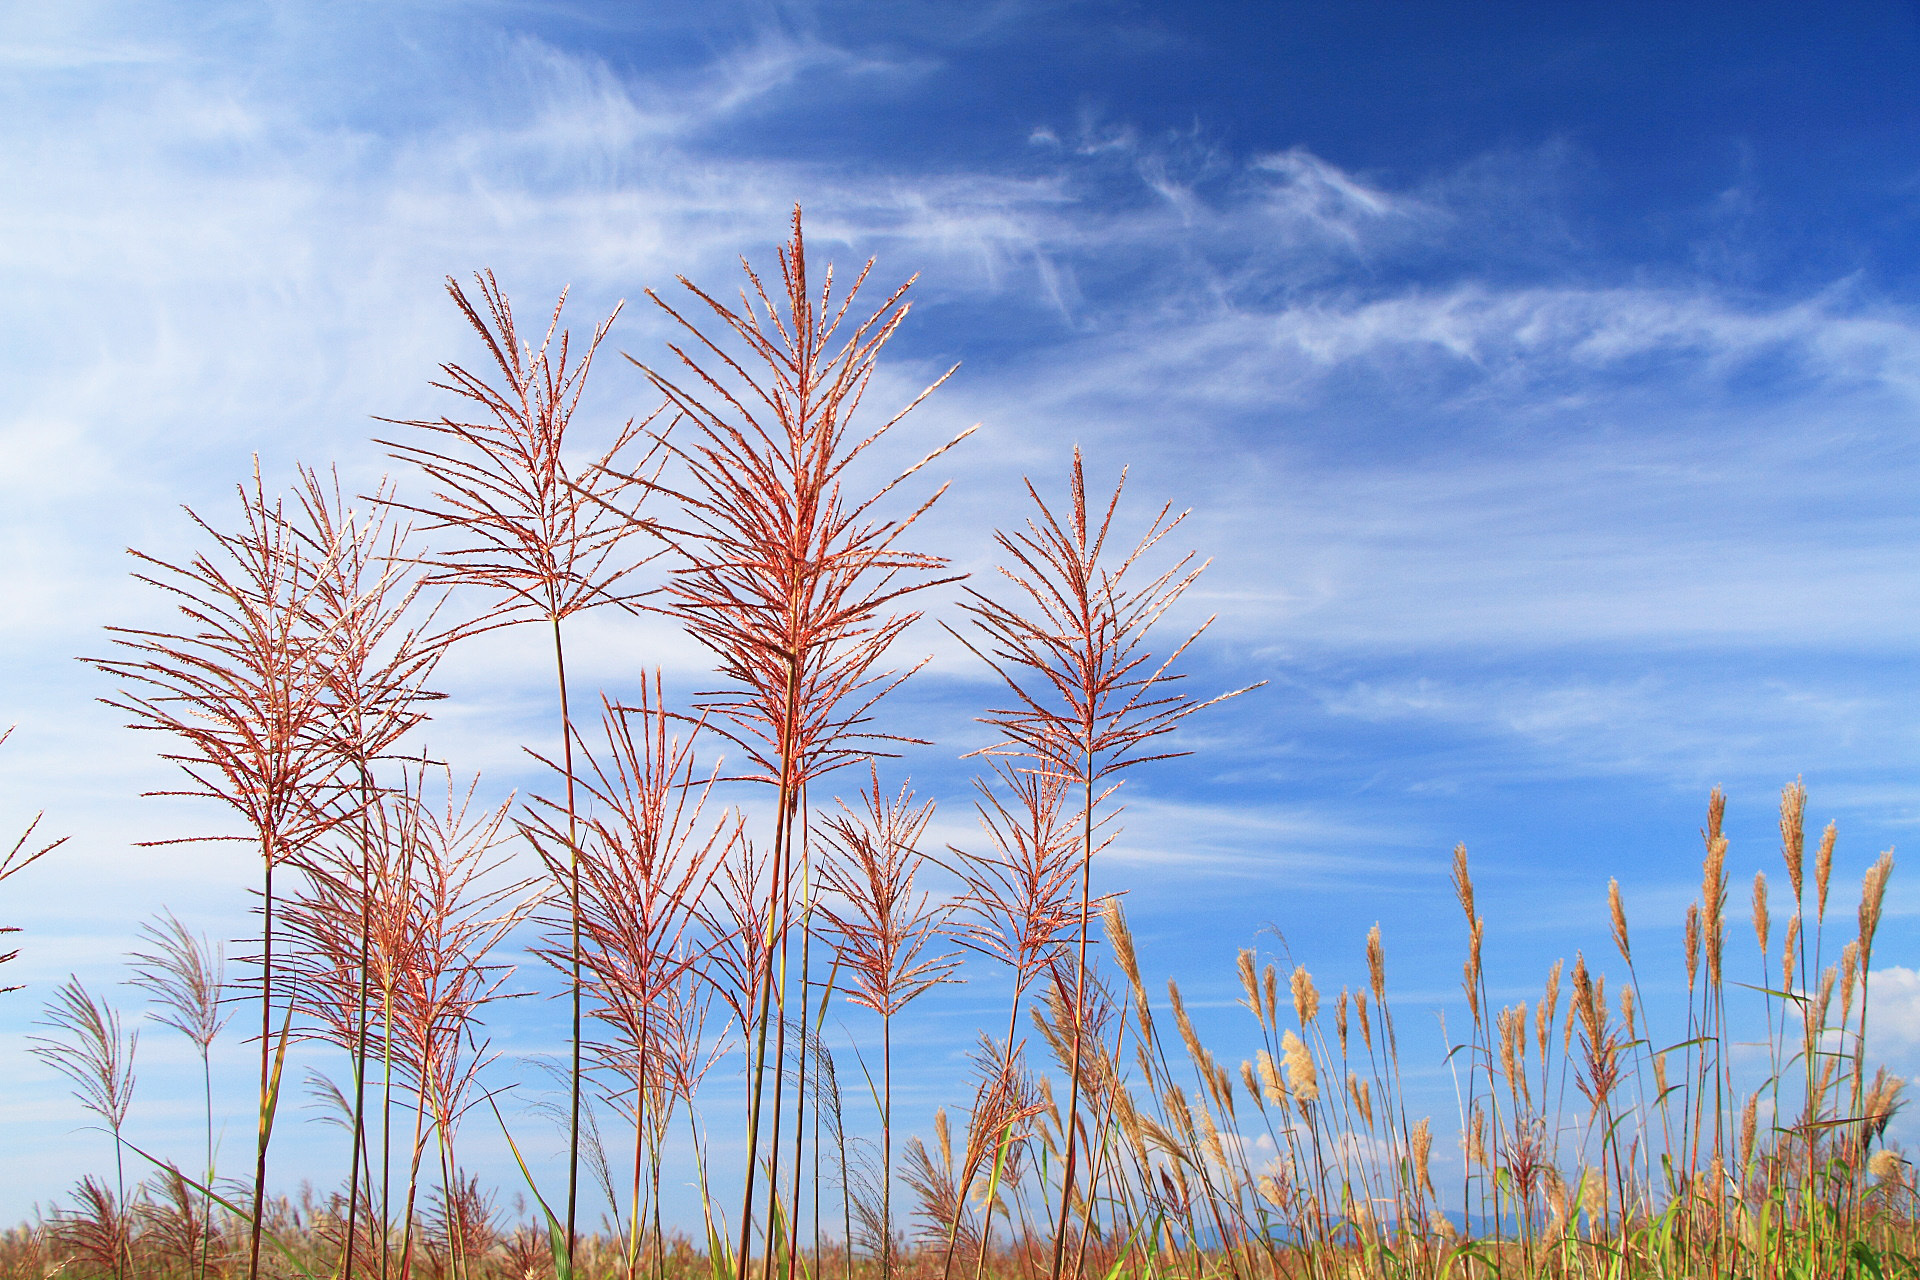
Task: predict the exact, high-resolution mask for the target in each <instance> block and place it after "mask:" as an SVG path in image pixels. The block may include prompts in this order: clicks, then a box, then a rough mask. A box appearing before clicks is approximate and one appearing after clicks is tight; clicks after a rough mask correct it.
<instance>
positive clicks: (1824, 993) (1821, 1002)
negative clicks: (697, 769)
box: [1813, 964, 1840, 1064]
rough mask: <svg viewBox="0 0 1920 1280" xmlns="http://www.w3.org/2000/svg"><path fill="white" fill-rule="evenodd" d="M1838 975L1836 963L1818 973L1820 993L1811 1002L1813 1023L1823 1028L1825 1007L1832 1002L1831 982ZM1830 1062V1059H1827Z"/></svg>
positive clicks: (1825, 1014) (1825, 1019)
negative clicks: (1823, 971)
mask: <svg viewBox="0 0 1920 1280" xmlns="http://www.w3.org/2000/svg"><path fill="white" fill-rule="evenodd" d="M1839 976H1840V969H1839V966H1838V965H1831V964H1830V965H1828V966H1827V971H1826V972H1825V973H1823V974H1821V975H1820V994H1819V995H1818V996H1817V997H1815V998H1814V1002H1813V1025H1814V1026H1815V1027H1816V1028H1823V1027H1825V1026H1826V1025H1827V1007H1828V1006H1829V1005H1831V1004H1832V1003H1833V984H1834V981H1835V980H1836V979H1837V978H1838V977H1839ZM1828 1062H1829V1064H1831V1062H1832V1060H1831V1059H1829V1060H1828Z"/></svg>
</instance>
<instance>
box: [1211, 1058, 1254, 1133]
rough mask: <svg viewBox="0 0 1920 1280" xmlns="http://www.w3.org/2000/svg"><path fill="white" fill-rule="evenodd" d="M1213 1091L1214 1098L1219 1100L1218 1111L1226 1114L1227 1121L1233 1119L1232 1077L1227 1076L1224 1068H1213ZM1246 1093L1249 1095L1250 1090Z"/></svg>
mask: <svg viewBox="0 0 1920 1280" xmlns="http://www.w3.org/2000/svg"><path fill="white" fill-rule="evenodd" d="M1213 1089H1214V1096H1215V1097H1217V1098H1219V1100H1220V1109H1221V1110H1222V1111H1224V1112H1226V1113H1227V1119H1228V1120H1232V1119H1234V1109H1233V1077H1231V1076H1229V1075H1228V1074H1227V1069H1226V1068H1225V1067H1222V1066H1217V1065H1216V1066H1215V1067H1214V1069H1213ZM1248 1092H1249V1093H1251V1092H1252V1090H1251V1089H1249V1090H1248Z"/></svg>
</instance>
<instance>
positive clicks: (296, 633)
mask: <svg viewBox="0 0 1920 1280" xmlns="http://www.w3.org/2000/svg"><path fill="white" fill-rule="evenodd" d="M240 506H241V522H240V526H239V530H238V531H237V532H232V533H227V532H222V531H220V530H218V529H216V528H214V527H213V526H212V525H211V524H209V523H207V522H206V521H204V520H202V519H201V518H200V517H199V516H198V515H196V514H194V512H192V511H191V510H189V511H188V512H187V515H188V518H189V519H190V520H192V521H193V523H194V524H195V525H197V526H198V527H199V529H200V530H201V532H202V533H203V534H205V535H206V536H207V537H208V538H209V539H210V540H211V542H212V544H213V545H212V547H211V548H210V549H208V550H204V551H201V552H198V553H196V554H194V555H193V556H191V557H190V558H189V559H188V560H186V561H185V562H184V563H182V564H173V563H169V562H167V561H163V560H159V559H156V558H155V557H152V556H147V555H144V554H142V553H140V552H137V551H136V552H133V553H132V554H133V555H134V556H135V558H136V559H137V560H139V561H140V563H141V564H142V566H143V568H142V570H141V571H139V572H138V573H137V574H136V576H137V577H138V578H139V579H140V580H141V581H144V582H147V583H149V584H151V585H152V586H154V587H156V588H158V589H159V590H161V591H163V592H165V593H166V594H167V595H168V596H169V597H170V598H171V599H172V600H173V601H174V603H175V605H176V607H177V608H178V610H179V612H180V615H181V618H182V620H183V621H182V627H181V629H180V630H179V631H162V630H150V629H136V628H123V627H111V628H108V630H109V632H110V633H111V634H112V635H113V637H114V640H115V641H116V643H118V644H119V645H120V646H121V647H122V648H123V650H125V651H126V653H127V656H126V657H123V658H117V659H102V660H97V661H96V662H95V665H96V666H97V667H99V669H100V670H102V671H104V672H106V673H107V674H109V675H112V676H114V677H115V678H117V679H119V680H120V681H122V683H123V688H122V692H121V693H120V694H118V695H117V696H116V697H113V698H108V699H104V701H105V702H106V703H107V704H108V705H109V706H112V707H114V708H116V709H118V710H121V711H124V712H126V713H127V714H129V715H131V716H132V717H133V727H135V728H139V729H147V730H156V731H159V732H162V733H165V734H167V735H168V736H169V737H171V738H173V739H174V740H175V743H176V745H175V746H174V747H173V748H172V749H171V750H167V751H163V752H162V758H164V759H167V760H170V761H172V762H174V763H175V764H177V765H178V766H179V767H180V769H181V771H182V772H183V773H185V775H186V777H187V785H186V786H185V787H183V788H181V789H179V790H175V791H162V792H156V793H154V794H159V795H181V796H191V797H197V798H202V799H208V800H213V801H215V802H217V803H218V804H220V805H222V806H224V807H226V808H227V809H229V810H231V811H233V812H234V813H235V814H236V815H237V816H238V817H239V818H240V819H241V820H242V821H243V822H244V823H245V825H246V827H247V829H248V834H247V835H245V836H225V835H222V836H194V837H186V838H184V839H176V840H168V841H157V842H153V843H157V844H183V843H189V844H190V843H196V842H201V841H209V840H245V841H249V842H251V843H253V844H254V846H255V847H256V848H257V849H258V850H259V852H260V860H261V865H262V879H261V931H260V940H261V947H260V955H259V957H258V961H259V974H260V976H259V984H260V1107H259V1112H260V1120H261V1123H260V1127H259V1137H258V1141H257V1143H256V1148H255V1159H254V1178H253V1214H252V1216H253V1230H252V1239H251V1241H250V1244H249V1261H248V1275H249V1277H250V1278H252V1280H257V1278H258V1275H259V1265H260V1257H259V1255H260V1230H261V1221H260V1219H261V1213H262V1210H263V1206H264V1204H265V1195H266V1176H267V1143H268V1139H269V1138H270V1136H271V1128H270V1125H269V1122H268V1121H269V1117H270V1115H271V1114H272V1099H271V1097H270V1091H271V1088H272V1086H273V1079H272V1076H271V1067H272V1060H273V1040H274V1035H273V1000H274V980H273V979H274V951H273V941H274V907H275V894H274V872H275V871H276V870H278V869H279V868H281V867H282V866H284V865H286V864H287V863H289V862H291V861H294V860H296V859H297V858H299V857H300V856H301V855H302V854H303V853H304V852H306V851H307V850H308V849H310V848H311V847H312V846H313V845H314V844H315V842H316V841H318V840H319V839H320V838H321V837H322V836H324V835H325V834H326V833H328V832H329V831H331V830H332V829H333V828H334V827H335V826H337V825H338V824H339V823H340V822H341V821H343V820H344V819H345V818H346V816H347V814H348V812H349V811H348V810H344V809H342V808H341V807H340V806H339V805H337V804H335V803H332V801H333V800H334V799H335V798H336V796H337V793H338V772H339V759H338V755H337V753H336V752H335V750H334V749H333V746H332V743H331V741H330V737H329V733H328V727H329V703H330V697H331V685H330V675H329V670H328V657H329V653H330V645H331V637H330V636H329V635H328V634H327V632H326V629H325V624H324V623H322V622H321V621H320V620H319V615H318V614H317V612H316V607H315V606H316V593H317V592H318V590H319V589H320V582H321V577H322V570H321V569H320V568H319V567H317V566H316V565H315V564H314V563H313V561H312V557H311V555H310V554H309V553H308V550H307V545H306V543H305V542H304V541H303V539H302V538H301V536H300V535H299V534H298V533H297V532H296V530H295V529H294V527H293V525H292V523H291V522H290V521H289V520H288V519H287V517H286V513H285V509H284V504H283V503H282V502H281V501H280V500H279V499H277V498H276V499H274V500H271V501H269V500H268V498H267V496H266V491H265V488H264V486H263V485H262V484H261V482H260V474H259V467H258V463H257V462H256V464H255V469H254V476H253V483H252V484H251V486H247V485H242V486H241V487H240Z"/></svg>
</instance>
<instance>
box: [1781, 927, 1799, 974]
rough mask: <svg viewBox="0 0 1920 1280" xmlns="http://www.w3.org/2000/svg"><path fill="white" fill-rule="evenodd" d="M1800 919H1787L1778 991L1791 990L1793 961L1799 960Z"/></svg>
mask: <svg viewBox="0 0 1920 1280" xmlns="http://www.w3.org/2000/svg"><path fill="white" fill-rule="evenodd" d="M1799 942H1800V917H1799V916H1789V917H1788V918H1787V938H1786V942H1785V944H1784V945H1783V946H1782V947H1781V948H1780V989H1781V990H1782V991H1791V990H1793V970H1794V961H1795V960H1796V959H1798V958H1799Z"/></svg>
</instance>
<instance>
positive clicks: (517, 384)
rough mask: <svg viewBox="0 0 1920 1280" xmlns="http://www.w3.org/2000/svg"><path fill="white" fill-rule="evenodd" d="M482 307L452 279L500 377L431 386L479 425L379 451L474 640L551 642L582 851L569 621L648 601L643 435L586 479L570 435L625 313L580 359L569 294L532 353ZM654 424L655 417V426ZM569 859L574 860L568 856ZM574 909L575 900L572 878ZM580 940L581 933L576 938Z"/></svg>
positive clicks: (498, 296)
mask: <svg viewBox="0 0 1920 1280" xmlns="http://www.w3.org/2000/svg"><path fill="white" fill-rule="evenodd" d="M474 283H475V285H476V287H477V291H478V293H479V301H478V303H477V304H476V302H475V301H474V300H472V299H470V298H469V297H468V296H467V293H466V292H465V290H463V289H462V288H461V287H460V285H459V284H458V283H457V282H456V281H454V280H453V279H452V278H451V277H449V278H448V280H447V292H448V294H449V295H451V296H452V298H453V301H454V305H455V306H457V307H458V308H459V309H460V313H461V315H463V316H464V317H466V320H467V322H468V323H469V324H470V325H472V327H473V330H474V332H475V333H476V334H478V335H479V337H480V341H481V344H482V345H483V346H484V347H485V348H486V353H487V358H488V361H489V363H490V364H491V365H492V368H491V369H490V370H487V371H485V372H480V373H476V372H472V371H469V370H468V369H466V368H464V367H463V366H461V365H457V364H443V365H442V366H441V371H442V373H443V375H444V378H445V380H444V381H440V382H435V383H434V384H433V385H434V386H435V387H437V388H439V389H441V390H443V391H448V392H451V393H452V394H454V395H455V396H457V397H459V398H460V399H461V400H462V401H464V402H465V407H466V408H467V409H469V410H470V411H472V412H473V413H474V416H473V418H472V419H471V420H463V419H455V418H452V417H441V418H438V419H423V420H414V421H408V422H402V423H396V425H401V426H410V427H413V428H414V429H416V430H417V431H418V432H420V433H422V434H421V436H420V437H419V438H418V439H416V440H414V441H393V440H383V441H381V442H380V443H382V444H384V445H385V446H386V447H387V449H388V450H389V452H390V453H391V454H392V456H393V457H394V458H396V459H398V460H400V461H402V462H406V463H410V464H412V465H413V466H416V467H418V468H419V469H420V470H421V471H422V472H424V473H425V475H426V477H427V479H428V481H429V482H430V484H431V485H432V487H433V496H432V498H431V499H430V500H429V501H426V502H422V503H418V504H412V503H402V502H399V501H398V500H396V499H393V498H388V499H387V501H389V502H391V503H392V504H393V505H395V506H397V507H400V508H401V509H403V510H407V511H411V512H413V513H415V514H417V515H419V516H421V517H423V518H424V519H425V521H426V524H425V525H424V527H423V529H422V532H423V533H425V534H428V535H430V536H431V535H444V540H443V541H442V542H441V544H440V545H439V546H438V547H436V549H435V550H434V552H433V553H432V555H431V557H429V559H428V564H429V570H428V574H427V581H428V582H430V583H444V584H447V585H450V586H451V585H457V586H467V587H471V588H475V589H478V590H480V591H483V592H486V593H488V594H490V595H491V596H492V597H493V601H492V609H491V611H490V612H489V613H488V614H487V615H486V616H485V618H484V620H483V622H482V623H481V624H480V625H479V626H477V627H475V628H474V629H475V630H478V629H484V628H485V627H488V626H507V625H510V624H514V623H519V622H538V623H544V624H545V625H546V626H547V627H548V628H549V629H550V630H551V632H552V634H553V662H554V678H555V684H556V686H557V689H558V694H559V711H560V751H561V759H562V769H563V772H564V773H565V775H566V778H567V805H566V812H567V836H568V839H569V841H574V840H577V838H578V834H579V832H578V824H577V811H576V807H575V797H574V786H573V743H574V730H573V718H572V713H571V708H570V706H569V702H568V692H567V658H566V644H565V638H564V633H563V625H562V624H563V623H565V621H566V620H567V619H569V618H571V617H573V616H574V615H575V614H577V613H580V612H582V611H584V610H587V609H591V608H596V607H598V606H601V605H606V604H614V605H619V606H622V607H631V606H632V605H633V603H634V601H635V600H636V599H637V598H638V595H639V594H640V593H639V592H638V591H636V590H634V589H632V587H631V585H630V584H631V583H632V581H633V577H632V575H633V574H634V573H635V572H636V571H637V570H638V569H639V568H640V567H641V565H642V564H644V563H645V560H646V559H647V557H644V556H635V555H633V554H631V553H630V551H629V548H628V546H627V544H628V541H629V539H631V538H632V537H633V535H635V534H636V533H639V532H641V531H643V530H644V529H645V528H646V525H645V523H644V522H643V521H642V520H641V519H640V517H639V515H638V506H639V503H640V500H641V499H642V498H644V496H645V494H646V488H645V486H644V485H636V484H635V483H634V481H633V480H632V479H629V478H627V477H625V476H623V475H621V474H619V473H618V472H616V471H615V470H614V469H613V466H614V464H615V462H616V461H617V462H619V463H620V465H621V466H623V467H626V468H627V469H629V470H635V469H637V470H639V471H641V472H643V473H644V471H645V470H646V467H647V466H648V465H649V464H648V463H647V461H646V460H645V457H643V458H642V459H641V460H640V461H639V464H638V467H637V468H636V467H635V464H634V463H633V462H632V461H629V460H628V459H627V458H626V457H625V456H624V455H625V454H626V453H627V452H628V449H629V446H631V445H633V444H635V443H636V442H638V441H641V440H643V439H645V438H646V428H647V425H648V424H647V423H646V422H643V423H635V422H633V421H631V420H629V421H628V422H627V423H626V424H625V425H624V426H623V427H622V428H621V429H620V430H619V431H618V432H617V433H616V434H615V436H614V439H613V441H612V443H611V445H610V446H609V447H608V448H607V449H606V450H605V451H604V452H603V453H601V454H600V455H599V457H598V459H597V460H596V461H594V462H592V463H591V464H589V465H588V466H586V467H585V468H580V469H577V470H576V469H574V468H572V467H570V466H569V463H568V461H567V454H568V448H569V443H570V442H569V440H568V438H567V436H568V431H569V429H570V428H571V426H572V424H573V418H574V414H575V412H576V411H577V410H578V408H579V405H580V397H581V396H582V394H583V393H584V392H585V390H586V383H587V375H588V373H589V372H590V370H591V369H592V367H593V357H594V354H595V352H596V351H598V350H599V347H600V343H601V342H602V341H603V340H604V339H605V338H606V335H607V331H608V329H609V328H610V327H611V326H612V324H613V321H614V318H615V317H616V316H618V315H619V308H617V307H616V308H615V309H614V313H613V315H610V316H608V317H607V319H606V320H604V321H602V322H601V323H600V324H599V325H597V326H595V328H594V331H593V336H592V338H591V339H590V340H589V341H588V342H587V343H586V349H585V351H584V353H582V354H581V355H580V357H579V359H578V360H575V359H574V358H573V349H572V343H571V334H569V333H568V332H567V331H566V330H563V329H561V328H560V312H561V308H562V307H563V306H564V305H565V303H566V292H565V291H564V290H563V291H562V292H561V294H560V300H559V301H558V302H556V303H555V304H554V308H553V315H552V317H551V318H550V319H549V320H548V322H547V328H546V332H545V334H544V335H543V336H542V337H541V339H540V344H539V346H538V347H535V346H533V345H532V344H531V343H529V342H527V341H525V340H524V339H523V338H522V337H521V335H520V332H519V330H518V329H517V328H516V326H515V323H514V318H513V308H512V305H511V304H510V303H509V302H508V300H507V296H506V294H505V292H504V291H503V290H502V289H501V288H500V285H499V282H498V281H497V280H495V279H494V276H493V273H492V272H490V271H487V272H481V273H479V274H478V275H476V276H475V277H474ZM648 421H649V422H650V421H651V419H649V420H648ZM569 857H570V859H571V858H572V857H573V855H569ZM568 891H569V898H570V910H572V911H574V912H576V913H577V906H572V905H571V900H572V899H573V898H576V897H577V895H578V884H577V882H576V878H575V877H574V876H573V875H572V873H571V872H570V873H569V884H568ZM575 932H576V933H577V929H576V930H575ZM574 950H575V952H576V954H575V955H574V956H573V958H572V959H571V960H570V962H569V970H570V972H569V980H570V984H571V995H572V1005H573V1007H572V1015H573V1025H572V1033H571V1044H572V1063H571V1072H570V1077H569V1095H570V1110H569V1121H568V1141H567V1148H568V1155H567V1212H566V1229H567V1239H568V1242H569V1246H571V1243H572V1241H573V1239H574V1237H575V1234H576V1232H575V1226H576V1215H577V1209H578V1199H579V1170H580V1087H581V1075H580V1072H581V1041H580V1035H581V1010H582V1006H581V1000H582V995H581V976H580V960H579V957H578V955H577V951H578V942H577V938H576V940H575V945H574Z"/></svg>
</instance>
